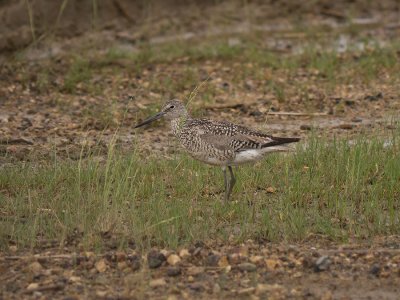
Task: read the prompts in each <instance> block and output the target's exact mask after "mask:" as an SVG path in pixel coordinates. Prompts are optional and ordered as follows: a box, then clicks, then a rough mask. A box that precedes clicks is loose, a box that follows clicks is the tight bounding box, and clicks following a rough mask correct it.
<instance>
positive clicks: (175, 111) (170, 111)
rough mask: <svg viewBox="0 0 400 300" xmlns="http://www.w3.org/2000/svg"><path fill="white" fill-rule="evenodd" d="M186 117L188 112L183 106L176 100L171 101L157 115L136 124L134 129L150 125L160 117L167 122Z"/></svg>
mask: <svg viewBox="0 0 400 300" xmlns="http://www.w3.org/2000/svg"><path fill="white" fill-rule="evenodd" d="M187 115H188V112H187V109H186V107H185V104H184V103H183V102H182V101H180V100H178V99H172V100H169V101H167V102H166V103H165V104H164V106H163V108H162V109H161V111H160V112H159V113H157V114H155V115H154V116H151V117H149V118H147V119H145V120H144V121H143V122H141V123H139V124H137V125H136V126H135V127H134V128H139V127H142V126H144V125H146V124H150V123H151V122H153V121H155V120H158V119H160V118H162V117H164V118H165V119H167V120H174V119H179V118H186V117H187Z"/></svg>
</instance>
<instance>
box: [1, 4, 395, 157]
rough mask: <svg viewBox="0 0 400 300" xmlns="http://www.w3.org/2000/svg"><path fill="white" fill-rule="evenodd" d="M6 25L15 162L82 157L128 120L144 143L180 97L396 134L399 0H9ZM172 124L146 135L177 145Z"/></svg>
mask: <svg viewBox="0 0 400 300" xmlns="http://www.w3.org/2000/svg"><path fill="white" fill-rule="evenodd" d="M0 22H1V26H0V64H1V73H0V75H1V76H0V86H1V88H0V101H1V106H2V110H1V111H2V112H1V114H0V124H1V127H0V133H1V135H2V136H3V137H4V138H3V140H4V143H3V144H6V145H4V146H3V148H2V151H3V152H4V153H7V155H8V158H7V159H6V160H8V159H12V160H14V159H17V160H19V159H27V157H30V156H29V155H34V157H36V156H37V155H39V156H40V157H47V156H48V155H49V153H50V152H51V151H50V149H53V148H54V147H55V148H56V149H57V152H59V153H60V154H62V155H66V156H68V157H74V155H75V154H74V153H78V154H76V155H79V153H80V149H81V146H82V144H87V143H88V144H96V143H99V142H98V141H99V136H100V135H101V136H102V138H104V145H106V144H107V143H108V139H109V137H110V136H112V135H113V133H114V132H115V130H116V129H117V128H118V130H119V135H118V136H119V137H118V139H119V144H120V145H121V146H122V147H126V148H127V149H130V147H131V145H132V140H133V137H134V136H135V135H136V134H137V133H136V132H134V131H133V130H132V124H134V123H136V122H137V121H138V120H140V119H142V118H143V117H145V116H146V115H148V114H151V113H154V112H155V111H156V110H157V109H158V108H159V107H160V105H161V103H162V102H163V101H165V100H166V99H169V98H171V97H178V98H181V99H184V100H186V101H187V100H188V99H191V101H190V102H191V104H190V106H191V107H190V108H191V110H192V112H193V113H194V114H195V115H206V116H208V117H214V118H219V119H228V120H232V121H236V122H239V123H243V124H245V125H249V126H253V127H259V128H260V129H262V130H269V131H270V132H271V133H274V134H278V133H279V134H288V135H289V134H290V135H300V136H302V135H306V134H307V133H308V132H309V131H310V130H316V131H317V132H318V134H320V135H328V136H333V135H336V134H339V135H340V134H344V135H349V134H350V135H353V134H359V133H360V132H370V131H372V130H375V129H376V128H387V127H388V126H389V128H390V127H391V126H392V127H393V125H391V124H388V122H389V123H390V122H392V121H388V120H392V119H393V116H396V115H397V112H398V109H399V91H398V89H396V86H398V83H399V77H400V75H399V74H400V67H399V50H400V42H399V36H400V2H399V1H397V0H382V1H369V0H339V1H328V0H314V1H295V0H282V1H272V0H270V1H244V0H243V1H233V0H232V1H217V0H214V1H211V0H209V1H183V0H181V1H179V0H167V1H128V0H102V1H98V0H85V1H77V0H51V1H50V0H19V1H15V0H14V1H12V0H2V1H0ZM129 96H132V97H131V98H129ZM129 99H131V100H129ZM160 128H162V126H160V124H159V123H157V124H155V125H154V126H153V127H151V128H150V129H149V130H147V131H144V132H140V135H143V138H144V139H146V138H149V139H150V140H151V141H157V143H156V146H155V147H156V148H158V149H156V150H159V151H168V150H166V149H169V147H167V137H168V133H167V131H162V130H161V129H160ZM101 143H103V141H102V142H100V144H101ZM149 144H151V143H149Z"/></svg>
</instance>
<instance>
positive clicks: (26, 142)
mask: <svg viewBox="0 0 400 300" xmlns="http://www.w3.org/2000/svg"><path fill="white" fill-rule="evenodd" d="M0 144H1V145H4V144H6V145H7V144H8V145H16V144H17V145H21V144H24V145H33V142H32V141H29V140H27V139H24V138H15V139H7V138H6V139H4V138H3V139H0Z"/></svg>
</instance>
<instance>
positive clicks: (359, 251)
mask: <svg viewBox="0 0 400 300" xmlns="http://www.w3.org/2000/svg"><path fill="white" fill-rule="evenodd" d="M318 252H321V253H324V254H336V253H348V254H352V253H354V254H369V253H388V254H399V253H400V249H342V250H339V249H338V250H321V251H318Z"/></svg>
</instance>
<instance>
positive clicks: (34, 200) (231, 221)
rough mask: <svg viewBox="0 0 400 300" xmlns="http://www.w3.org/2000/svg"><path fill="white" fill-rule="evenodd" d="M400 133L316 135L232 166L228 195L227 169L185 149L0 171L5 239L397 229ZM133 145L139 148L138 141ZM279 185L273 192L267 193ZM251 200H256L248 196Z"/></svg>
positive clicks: (361, 233)
mask: <svg viewBox="0 0 400 300" xmlns="http://www.w3.org/2000/svg"><path fill="white" fill-rule="evenodd" d="M399 137H400V135H399V134H398V133H396V134H395V135H394V136H393V137H392V142H393V145H392V146H390V147H385V146H384V141H383V140H381V139H379V138H377V137H375V138H366V137H360V138H359V139H357V140H356V141H353V142H352V144H351V145H350V144H349V141H347V140H337V141H334V142H327V141H321V140H320V139H318V138H311V139H310V140H309V142H308V146H307V147H301V145H300V146H299V148H298V151H297V153H295V154H288V155H286V156H283V155H271V156H269V157H267V158H266V159H265V161H263V162H260V163H257V164H256V165H255V166H243V167H241V168H239V169H237V170H236V175H237V179H238V182H237V185H236V186H235V188H234V193H233V199H234V200H235V201H233V202H231V203H228V204H223V203H221V202H220V201H219V200H221V199H222V198H223V194H222V193H221V192H222V186H223V179H222V173H221V171H220V169H219V168H213V167H207V166H205V165H203V164H201V163H199V162H197V161H194V160H192V159H191V158H189V157H187V156H186V155H175V156H174V157H170V158H163V157H157V158H152V157H148V158H146V159H144V158H143V157H141V156H140V155H139V154H138V153H137V152H133V153H132V154H130V155H122V154H118V152H117V151H116V150H115V148H114V146H113V144H111V145H109V149H108V157H107V159H106V160H105V161H99V160H96V159H95V157H94V158H91V159H87V160H81V161H79V162H76V163H73V162H66V161H57V160H56V161H54V162H52V163H50V162H49V163H44V164H41V165H29V164H25V165H19V166H11V167H8V168H7V170H3V172H1V173H0V190H1V194H0V202H1V218H0V222H1V226H0V237H1V244H2V246H3V247H4V246H6V245H7V243H8V242H9V241H10V240H11V241H15V242H17V243H18V244H19V245H20V246H21V247H23V246H27V245H28V246H29V245H31V246H34V245H35V244H36V243H37V242H38V240H39V239H41V238H45V239H56V240H59V241H60V243H61V244H62V242H63V241H66V240H67V239H68V237H71V236H72V235H74V234H75V235H76V233H77V232H78V233H79V234H82V241H81V242H82V243H83V244H84V245H86V247H90V248H92V247H95V246H96V245H97V246H99V247H101V246H102V242H101V237H102V236H104V234H105V233H107V234H109V235H112V236H116V237H118V238H117V240H118V241H119V243H120V247H124V245H126V244H127V243H128V242H132V241H134V242H135V243H136V245H137V246H138V247H143V248H147V247H150V246H154V245H158V246H160V247H177V246H178V245H184V244H186V243H188V242H191V241H193V240H201V239H209V238H210V237H211V238H215V239H222V240H225V239H228V238H229V237H231V238H232V237H233V238H234V240H236V241H238V242H240V241H243V240H246V239H249V238H252V239H268V240H282V239H284V240H288V241H292V240H301V239H303V238H304V237H306V236H307V235H309V234H314V233H318V234H323V235H326V236H329V237H331V238H332V239H346V238H348V237H350V236H351V237H357V238H368V237H372V236H374V235H379V234H399V233H400V226H399V225H400V220H399V216H398V210H399V208H400V201H399V199H400V184H399V183H400V160H399V159H398V157H399V146H400V145H399V143H398V140H399V139H398V138H399ZM137 146H138V145H136V147H135V148H137ZM268 187H274V188H275V189H276V192H274V193H268V192H267V188H268ZM249 203H251V205H249Z"/></svg>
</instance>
